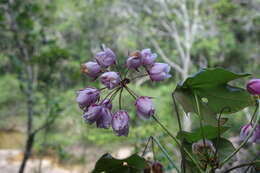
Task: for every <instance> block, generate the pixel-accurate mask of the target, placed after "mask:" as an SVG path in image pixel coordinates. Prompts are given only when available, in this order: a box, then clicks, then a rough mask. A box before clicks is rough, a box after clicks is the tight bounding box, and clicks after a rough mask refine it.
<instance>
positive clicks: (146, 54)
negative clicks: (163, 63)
mask: <svg viewBox="0 0 260 173" xmlns="http://www.w3.org/2000/svg"><path fill="white" fill-rule="evenodd" d="M141 54H142V64H143V65H153V64H154V63H155V60H156V58H157V54H156V53H152V51H151V49H150V48H147V49H143V50H142V52H141Z"/></svg>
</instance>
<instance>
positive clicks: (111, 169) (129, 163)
mask: <svg viewBox="0 0 260 173" xmlns="http://www.w3.org/2000/svg"><path fill="white" fill-rule="evenodd" d="M145 166H146V162H145V159H144V158H142V157H140V156H138V155H137V154H133V155H132V156H130V157H128V158H126V159H123V160H119V159H115V158H113V157H112V156H111V155H110V154H108V153H106V154H104V155H103V156H102V157H101V158H100V159H99V160H98V161H97V163H96V166H95V168H94V170H93V171H92V173H100V172H102V171H104V172H106V173H118V172H120V173H128V172H129V173H139V172H140V171H142V170H143V169H144V168H145Z"/></svg>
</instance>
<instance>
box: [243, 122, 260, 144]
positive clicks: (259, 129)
mask: <svg viewBox="0 0 260 173" xmlns="http://www.w3.org/2000/svg"><path fill="white" fill-rule="evenodd" d="M252 130H253V126H252V124H250V123H249V124H246V125H245V126H243V127H242V128H241V131H240V138H241V140H245V139H246V137H247V136H248V135H249V133H250V132H251V131H252ZM248 141H249V142H252V143H260V124H258V125H257V126H256V129H255V131H254V132H253V134H252V136H251V137H250V138H249V140H248Z"/></svg>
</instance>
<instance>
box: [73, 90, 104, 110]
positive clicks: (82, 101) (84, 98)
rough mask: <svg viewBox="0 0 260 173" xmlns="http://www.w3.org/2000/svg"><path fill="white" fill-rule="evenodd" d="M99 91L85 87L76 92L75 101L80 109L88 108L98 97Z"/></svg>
mask: <svg viewBox="0 0 260 173" xmlns="http://www.w3.org/2000/svg"><path fill="white" fill-rule="evenodd" d="M99 93H100V91H99V90H97V89H95V88H85V89H83V90H80V91H78V92H77V99H76V100H77V102H78V104H79V107H80V108H81V109H86V108H88V107H89V106H90V105H91V104H94V103H96V102H97V100H98V99H99Z"/></svg>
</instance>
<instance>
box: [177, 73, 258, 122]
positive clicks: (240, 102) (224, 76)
mask: <svg viewBox="0 0 260 173" xmlns="http://www.w3.org/2000/svg"><path fill="white" fill-rule="evenodd" d="M246 76H249V74H236V73H233V72H230V71H227V70H225V69H222V68H215V69H202V70H201V71H199V72H198V73H196V74H194V75H193V76H191V77H189V78H187V79H186V80H185V81H184V82H183V83H182V84H179V85H178V86H177V88H176V90H175V91H174V95H175V97H176V99H177V100H178V102H179V103H180V104H181V105H182V107H183V109H184V111H185V112H195V113H197V114H198V110H197V106H196V100H195V94H196V95H197V97H198V102H199V106H200V112H201V114H202V115H204V117H205V121H207V122H209V123H211V124H212V125H216V114H218V113H220V112H222V111H223V110H224V111H223V113H234V112H237V111H239V110H241V109H243V108H245V107H247V106H251V105H253V104H254V102H253V99H252V97H251V95H250V94H249V93H248V92H247V91H246V90H245V89H243V88H238V87H234V86H231V85H229V84H228V82H229V81H232V80H235V79H239V78H242V77H246ZM210 121H211V122H210ZM213 121H214V122H213ZM212 122H213V123H212Z"/></svg>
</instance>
